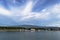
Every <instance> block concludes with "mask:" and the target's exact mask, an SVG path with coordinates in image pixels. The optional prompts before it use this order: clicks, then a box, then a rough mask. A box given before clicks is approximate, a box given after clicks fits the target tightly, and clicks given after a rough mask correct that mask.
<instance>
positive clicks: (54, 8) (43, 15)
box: [0, 0, 60, 26]
mask: <svg viewBox="0 0 60 40" xmlns="http://www.w3.org/2000/svg"><path fill="white" fill-rule="evenodd" d="M38 1H39V0H35V1H34V0H29V1H27V2H26V3H25V4H24V5H21V6H17V7H15V6H9V10H8V9H6V8H4V7H3V6H0V14H2V15H5V16H8V17H10V18H12V19H13V20H14V21H16V22H25V21H31V20H36V22H37V21H38V22H40V20H43V21H42V23H44V21H47V22H48V21H50V23H46V22H45V23H46V25H52V24H54V23H56V20H60V19H59V18H60V3H56V4H54V5H50V6H48V7H46V8H43V9H42V10H40V11H39V12H35V11H32V10H33V7H34V6H35V5H36V3H37V2H38ZM44 2H45V1H44ZM14 3H15V0H14ZM41 3H43V2H41ZM41 5H42V4H41ZM53 19H56V20H53ZM38 22H37V23H38ZM27 24H28V23H27ZM29 24H31V23H29ZM32 24H34V23H32ZM58 24H60V23H56V25H58ZM54 25H55V24H54ZM56 25H55V26H56Z"/></svg>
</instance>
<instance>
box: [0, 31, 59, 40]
mask: <svg viewBox="0 0 60 40" xmlns="http://www.w3.org/2000/svg"><path fill="white" fill-rule="evenodd" d="M0 40H60V31H41V32H0Z"/></svg>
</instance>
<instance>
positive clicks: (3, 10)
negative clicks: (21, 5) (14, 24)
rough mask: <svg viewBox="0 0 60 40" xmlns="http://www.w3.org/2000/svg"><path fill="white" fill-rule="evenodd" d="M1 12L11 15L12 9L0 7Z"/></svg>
mask: <svg viewBox="0 0 60 40" xmlns="http://www.w3.org/2000/svg"><path fill="white" fill-rule="evenodd" d="M0 14H2V15H6V16H10V15H11V14H10V11H9V10H7V9H5V8H3V7H0Z"/></svg>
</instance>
